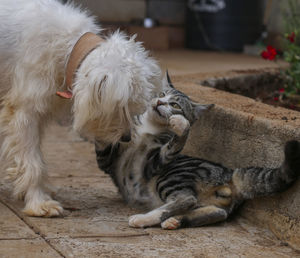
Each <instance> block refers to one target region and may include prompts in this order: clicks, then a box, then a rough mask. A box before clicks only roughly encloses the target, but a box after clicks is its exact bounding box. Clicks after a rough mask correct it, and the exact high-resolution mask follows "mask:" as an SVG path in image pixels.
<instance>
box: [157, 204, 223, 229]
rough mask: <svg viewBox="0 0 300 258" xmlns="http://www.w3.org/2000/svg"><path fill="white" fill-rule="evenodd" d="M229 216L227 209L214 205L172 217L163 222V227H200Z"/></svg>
mask: <svg viewBox="0 0 300 258" xmlns="http://www.w3.org/2000/svg"><path fill="white" fill-rule="evenodd" d="M227 217H228V213H227V211H226V210H224V209H222V208H218V207H216V206H214V205H211V206H206V207H201V208H197V209H195V210H192V211H189V212H188V213H187V214H186V215H181V216H178V217H170V218H168V219H166V220H165V221H163V222H162V223H161V227H162V228H163V229H177V228H179V227H200V226H203V225H208V224H213V223H216V222H220V221H224V220H226V219H227Z"/></svg>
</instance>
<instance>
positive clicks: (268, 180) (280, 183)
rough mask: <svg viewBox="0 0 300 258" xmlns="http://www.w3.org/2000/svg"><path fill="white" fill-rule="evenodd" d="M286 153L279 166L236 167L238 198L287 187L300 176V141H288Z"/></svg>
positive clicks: (282, 189)
mask: <svg viewBox="0 0 300 258" xmlns="http://www.w3.org/2000/svg"><path fill="white" fill-rule="evenodd" d="M284 154H285V159H284V162H283V164H282V165H281V167H279V168H275V169H271V168H255V167H252V168H243V169H236V170H235V171H234V173H233V177H232V182H233V185H234V188H235V189H236V194H237V196H238V198H240V199H243V200H247V199H252V198H254V197H257V196H266V195H270V194H273V193H276V192H281V191H284V190H285V189H287V188H288V187H289V186H290V185H291V184H292V183H293V182H294V181H295V180H296V179H297V178H298V177H299V176H300V142H298V141H289V142H287V143H286V145H285V151H284Z"/></svg>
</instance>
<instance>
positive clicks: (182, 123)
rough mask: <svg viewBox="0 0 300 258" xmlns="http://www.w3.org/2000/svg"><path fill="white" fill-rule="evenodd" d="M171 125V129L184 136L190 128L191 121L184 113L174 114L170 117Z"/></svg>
mask: <svg viewBox="0 0 300 258" xmlns="http://www.w3.org/2000/svg"><path fill="white" fill-rule="evenodd" d="M169 125H170V128H171V130H172V131H173V132H174V133H176V134H177V135H178V136H182V135H183V133H184V132H186V130H188V129H189V128H190V122H189V121H188V120H187V119H185V118H184V117H183V116H182V115H173V116H171V117H170V121H169Z"/></svg>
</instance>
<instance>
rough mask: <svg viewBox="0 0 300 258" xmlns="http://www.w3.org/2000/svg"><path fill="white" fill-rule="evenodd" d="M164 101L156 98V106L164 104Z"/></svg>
mask: <svg viewBox="0 0 300 258" xmlns="http://www.w3.org/2000/svg"><path fill="white" fill-rule="evenodd" d="M165 104H166V103H165V102H163V101H161V100H158V101H157V106H161V105H165Z"/></svg>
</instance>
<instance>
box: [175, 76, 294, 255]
mask: <svg viewBox="0 0 300 258" xmlns="http://www.w3.org/2000/svg"><path fill="white" fill-rule="evenodd" d="M174 84H175V86H176V87H177V88H178V89H179V90H182V91H183V92H185V93H186V94H188V95H189V96H190V97H192V98H193V99H194V100H196V101H198V102H200V103H215V104H216V107H215V108H214V109H212V110H211V111H210V112H209V113H207V114H206V115H205V116H203V117H202V119H200V120H199V121H198V122H197V123H196V124H195V125H194V127H193V129H192V131H191V135H190V137H189V141H188V144H187V146H186V148H185V152H186V153H188V154H191V155H195V156H199V157H202V158H205V159H208V160H211V161H214V162H220V163H222V164H224V165H226V166H229V167H231V168H234V167H245V166H268V167H276V166H279V165H280V164H281V162H282V160H283V148H284V145H285V142H286V141H288V140H291V139H296V140H299V141H300V113H299V112H296V111H292V110H288V109H284V108H279V107H277V108H275V107H272V106H269V105H266V104H263V103H260V102H257V101H255V100H252V99H249V98H246V97H243V96H240V95H236V94H231V93H227V92H223V91H220V90H216V89H212V88H208V87H203V86H199V85H197V84H196V83H191V82H182V81H181V80H180V78H177V79H176V78H175V80H174ZM283 118H284V119H283ZM241 212H242V215H243V216H244V217H246V218H247V219H249V220H250V221H253V222H255V223H256V224H259V225H262V226H264V227H267V228H268V229H270V230H271V231H272V232H273V233H274V234H275V235H276V236H277V237H278V238H279V239H281V240H282V241H284V242H286V243H288V244H290V245H291V246H292V247H293V248H294V249H297V250H300V239H299V228H300V221H299V214H300V182H299V180H298V182H296V184H295V185H293V187H291V188H290V189H289V190H288V191H287V192H285V193H282V194H278V195H276V196H274V197H268V198H260V199H256V200H253V201H251V202H247V203H246V205H245V206H244V208H242V209H241Z"/></svg>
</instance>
